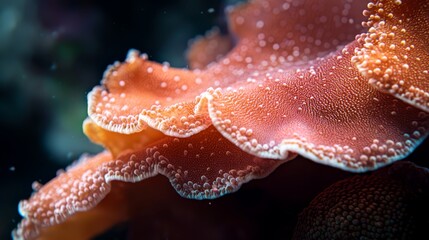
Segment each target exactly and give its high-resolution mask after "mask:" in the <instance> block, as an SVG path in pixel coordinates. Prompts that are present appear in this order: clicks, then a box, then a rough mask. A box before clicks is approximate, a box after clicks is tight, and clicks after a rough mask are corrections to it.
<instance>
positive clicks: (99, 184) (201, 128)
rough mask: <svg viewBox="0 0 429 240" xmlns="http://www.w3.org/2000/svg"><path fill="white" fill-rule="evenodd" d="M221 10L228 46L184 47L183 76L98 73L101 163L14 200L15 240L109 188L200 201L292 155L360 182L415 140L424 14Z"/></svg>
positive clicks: (363, 8) (312, 5) (422, 122)
mask: <svg viewBox="0 0 429 240" xmlns="http://www.w3.org/2000/svg"><path fill="white" fill-rule="evenodd" d="M417 5H418V6H419V8H418V11H412V9H414V7H415V6H417ZM227 12H228V20H229V22H228V23H229V28H230V31H231V32H230V36H222V35H220V34H219V33H218V32H216V31H214V32H210V33H208V34H207V35H206V36H205V37H204V38H200V39H198V40H196V41H195V42H194V44H193V45H192V46H191V47H190V49H189V51H188V59H189V61H190V67H191V69H177V68H173V67H170V66H169V64H167V63H164V64H158V63H154V62H151V61H149V60H148V59H147V56H146V55H145V54H140V53H139V52H138V51H136V50H130V52H129V53H128V56H127V57H126V60H125V61H124V62H122V63H120V62H116V63H114V64H113V65H111V66H109V67H108V69H107V70H106V72H105V74H104V77H103V80H102V82H101V85H100V86H96V87H94V89H93V90H92V91H91V92H90V93H89V94H88V119H87V120H85V122H84V126H83V128H84V132H85V134H87V136H88V137H89V138H90V139H91V140H92V141H93V142H95V143H97V144H100V145H103V146H104V147H105V148H106V152H103V153H100V154H99V155H96V156H93V157H85V158H83V159H85V160H81V161H80V162H79V163H77V164H76V165H75V166H73V167H71V168H69V169H67V170H66V171H65V172H64V173H62V174H60V175H58V176H57V177H56V178H55V179H54V180H52V181H51V182H49V183H48V184H46V185H45V186H43V187H41V188H40V189H39V190H37V191H35V193H34V194H33V195H32V197H31V198H30V199H29V200H25V201H22V203H21V204H20V212H21V214H22V215H23V216H24V217H25V219H24V220H23V221H22V223H21V224H20V225H19V226H18V229H17V230H16V231H15V232H14V236H15V238H25V239H32V238H35V237H37V236H39V235H41V236H47V235H49V231H50V230H51V229H55V227H56V226H59V224H67V223H69V222H70V221H72V222H74V221H75V220H71V219H73V218H74V217H76V218H77V219H79V218H80V217H77V216H85V213H86V214H89V215H91V211H90V210H92V209H97V207H98V206H100V204H102V202H103V200H104V199H109V198H115V196H116V194H117V193H116V194H115V191H114V190H115V189H113V188H112V181H118V182H138V181H142V180H144V179H146V178H149V177H152V176H155V175H157V174H162V175H164V176H166V177H167V178H168V179H169V181H170V183H171V184H172V186H173V187H174V189H175V190H176V191H177V192H178V193H179V194H180V195H181V196H183V197H186V198H193V199H212V198H217V197H220V196H222V195H224V194H227V193H231V192H234V191H237V190H238V189H239V188H240V186H241V185H242V184H243V183H246V182H248V181H250V180H251V179H255V178H261V177H265V176H267V175H268V174H269V173H271V172H272V171H274V169H275V168H276V167H277V166H279V165H280V164H282V163H283V162H286V161H288V160H291V159H293V158H294V157H296V156H297V155H298V154H299V155H302V156H303V157H306V158H309V159H311V160H313V161H315V162H317V163H321V164H326V165H330V166H334V167H337V168H340V169H344V170H347V171H352V172H365V171H368V170H375V169H377V168H380V167H383V166H386V165H388V164H390V163H393V162H395V161H397V160H400V159H403V158H405V157H406V156H408V155H409V154H410V153H411V152H412V151H413V150H414V149H415V148H416V147H417V146H418V145H419V144H420V143H421V142H422V141H423V140H424V139H425V138H426V137H427V135H428V129H429V116H428V112H427V111H428V108H427V103H426V101H427V99H426V98H427V96H426V95H427V92H428V89H427V88H428V86H429V85H428V81H427V77H426V74H427V69H428V68H429V62H428V61H425V60H426V59H427V58H428V52H427V45H426V44H425V41H426V39H427V37H426V35H427V32H429V26H428V21H427V16H428V15H429V9H428V4H427V3H424V4H423V5H421V6H420V5H419V1H417V0H413V1H403V2H401V1H398V0H396V1H393V0H392V1H387V0H386V1H382V0H380V1H371V2H369V3H368V2H367V1H364V0H355V1H352V0H331V1H320V0H293V1H292V0H253V1H250V2H249V3H246V4H241V5H237V6H234V7H229V8H228V9H227ZM362 12H363V14H362ZM416 18H417V20H416ZM362 22H364V24H363V26H362V24H361V23H362ZM387 45H389V46H387ZM203 51H204V52H205V53H206V54H204V53H202V52H203ZM404 51H405V52H404ZM380 74H382V75H380ZM389 93H390V94H389ZM377 181H378V180H377ZM279 184H280V183H279ZM392 191H394V188H392ZM102 209H103V208H102ZM101 212H102V213H105V212H106V211H101ZM82 214H83V215H82ZM101 215H103V214H100V216H101ZM114 215H115V216H116V215H117V213H114ZM91 216H92V217H94V215H91ZM97 216H99V215H97V214H96V215H95V217H94V218H96V217H97ZM80 219H93V218H91V217H90V218H86V217H82V218H80ZM122 219H123V216H120V214H119V215H118V216H117V217H114V218H106V221H101V222H103V223H104V224H100V225H99V226H103V228H107V227H108V226H111V225H112V224H114V223H115V222H118V221H120V220H122ZM107 220H108V221H107ZM101 230H102V229H98V230H97V231H101ZM82 234H83V236H91V235H93V234H95V233H94V231H92V232H91V231H90V232H87V233H86V235H85V233H84V232H82Z"/></svg>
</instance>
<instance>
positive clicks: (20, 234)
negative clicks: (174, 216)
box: [12, 149, 283, 239]
mask: <svg viewBox="0 0 429 240" xmlns="http://www.w3.org/2000/svg"><path fill="white" fill-rule="evenodd" d="M147 150H148V151H150V149H147ZM154 155H156V153H155V154H154ZM161 156H162V155H161ZM88 157H90V156H88V155H86V154H85V155H83V156H82V158H88ZM83 160H85V159H83ZM116 160H118V158H116V159H112V160H111V161H110V162H115V161H116ZM77 162H78V163H77V164H73V166H72V168H74V167H76V165H78V164H80V163H82V162H84V161H82V159H80V160H78V161H77ZM110 162H109V163H110ZM282 163H283V162H281V161H279V162H278V164H276V165H274V166H273V167H272V168H270V171H265V172H262V174H261V172H255V171H253V169H252V170H249V171H248V172H247V173H246V174H245V175H244V176H243V177H240V180H239V181H237V182H235V184H232V183H231V182H230V181H229V180H227V181H224V182H222V184H223V185H221V186H217V187H216V188H214V187H211V188H210V189H206V190H205V191H189V189H187V190H182V189H180V188H178V187H177V186H181V185H179V184H175V177H174V174H170V173H169V172H168V170H167V168H166V167H161V166H160V165H161V163H160V161H157V162H156V163H154V164H153V166H150V167H149V168H148V171H146V172H142V173H141V174H138V175H135V176H130V177H126V176H125V174H123V175H114V174H113V175H112V174H110V173H105V174H104V176H103V177H104V182H105V186H104V187H105V189H104V191H100V193H98V197H97V198H93V200H91V201H89V200H88V204H87V205H86V206H85V207H80V208H79V207H77V206H73V207H72V208H68V209H67V211H66V212H61V213H56V214H55V215H54V216H53V217H51V219H50V221H49V222H48V223H46V222H37V221H35V220H32V219H31V218H29V214H28V212H27V211H26V210H25V204H26V203H25V202H26V201H27V200H25V201H21V202H20V204H19V207H18V208H19V213H20V214H21V215H22V216H23V217H24V219H23V220H22V221H21V222H20V223H19V224H18V226H17V228H16V229H14V230H13V231H12V237H13V239H27V238H30V239H35V238H37V237H39V235H40V232H41V230H42V228H47V227H50V226H54V225H57V224H61V223H63V222H65V221H66V220H67V219H68V218H69V217H71V216H72V215H74V214H76V213H79V212H84V211H88V210H91V209H93V208H94V207H96V206H97V205H98V204H99V203H100V202H101V201H102V200H103V199H104V198H105V197H106V196H107V195H108V194H109V193H110V191H111V182H112V181H122V182H127V183H136V182H140V181H143V180H145V179H148V178H150V177H154V176H156V175H158V174H161V175H163V176H165V177H167V178H168V179H169V181H170V183H171V185H172V187H173V188H174V189H175V190H176V192H177V193H178V194H179V195H180V196H182V197H184V198H188V199H196V200H206V199H215V198H219V197H222V196H224V195H226V194H229V193H233V192H236V191H238V190H239V189H240V188H241V186H242V185H243V184H245V183H247V182H249V181H251V180H253V179H260V178H264V177H266V176H267V175H269V174H270V173H271V172H272V171H274V170H275V169H276V168H277V167H278V166H279V165H280V164H282ZM107 164H108V163H104V164H102V166H99V167H97V168H96V169H95V171H94V174H97V173H100V172H103V168H104V167H106V166H107ZM125 165H126V164H124V166H125ZM36 194H37V193H36ZM30 201H31V200H30ZM26 225H30V226H31V227H32V228H33V229H32V231H30V232H28V231H25V229H24V228H25V226H26Z"/></svg>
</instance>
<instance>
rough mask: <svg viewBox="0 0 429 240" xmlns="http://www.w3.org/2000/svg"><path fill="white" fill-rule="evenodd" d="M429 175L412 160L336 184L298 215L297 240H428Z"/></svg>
mask: <svg viewBox="0 0 429 240" xmlns="http://www.w3.org/2000/svg"><path fill="white" fill-rule="evenodd" d="M428 200H429V171H428V170H427V169H424V168H420V167H417V166H416V165H414V164H413V163H410V162H398V163H396V164H394V165H392V166H391V167H388V168H386V169H382V170H380V171H377V172H374V173H371V174H368V175H357V176H354V177H351V178H348V179H345V180H342V181H340V182H337V183H335V184H333V185H331V186H330V187H328V188H327V189H325V190H324V191H323V192H322V193H321V194H319V195H318V196H317V197H316V198H315V199H314V200H313V201H312V202H311V203H310V205H309V206H308V207H307V208H306V209H305V210H304V211H303V212H302V213H301V214H300V216H299V220H298V223H297V226H296V229H295V233H294V237H293V239H300V240H301V239H318V240H320V239H428V235H427V234H426V237H425V235H424V231H425V227H428V226H429V206H428V205H427V202H428Z"/></svg>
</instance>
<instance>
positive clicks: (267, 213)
mask: <svg viewBox="0 0 429 240" xmlns="http://www.w3.org/2000/svg"><path fill="white" fill-rule="evenodd" d="M233 2H234V1H228V2H225V1H222V0H217V1H215V0H212V1H207V0H156V1H126V2H125V1H102V0H99V1H94V0H85V1H84V0H81V1H78V0H76V1H72V0H64V1H55V0H5V1H0V53H1V54H0V135H1V145H0V146H1V152H2V157H1V158H2V159H1V160H0V239H10V232H11V231H12V229H13V228H14V227H15V226H16V224H17V223H18V222H19V221H20V219H21V217H20V216H19V214H18V211H17V206H18V202H19V201H20V200H21V199H26V198H28V197H29V196H30V194H31V192H32V188H31V185H32V183H33V182H34V181H38V182H41V183H46V182H47V181H49V180H50V179H52V178H53V177H55V174H56V171H57V170H58V169H61V168H64V167H65V166H67V165H68V164H70V163H71V162H72V161H73V160H74V159H76V158H78V156H79V155H80V154H82V153H84V152H89V153H96V152H98V151H100V148H99V147H97V146H95V145H93V144H92V143H90V142H89V141H88V140H87V138H86V137H85V136H84V135H83V133H82V129H81V124H82V121H83V120H84V119H85V117H86V94H87V93H88V92H89V91H90V90H91V89H92V87H93V86H95V85H98V84H99V81H100V80H101V77H102V74H103V71H104V70H105V69H106V67H107V65H109V64H112V63H113V62H114V61H117V60H119V61H122V60H123V59H124V58H125V56H126V54H127V51H128V50H129V49H130V48H135V49H138V50H140V51H141V52H145V53H147V54H148V55H149V58H150V59H151V60H154V61H157V62H163V61H168V62H170V64H171V66H173V67H186V61H185V50H186V48H187V46H188V41H189V40H190V39H192V38H194V37H196V36H197V35H203V34H204V33H205V32H206V31H207V30H210V29H211V28H212V27H213V26H220V27H221V28H223V29H224V27H225V22H224V20H223V19H224V18H223V17H224V16H223V9H224V7H225V5H227V4H230V3H233ZM426 145H427V144H426ZM426 147H427V146H422V147H420V148H419V150H418V151H417V152H416V153H415V154H414V155H413V158H412V159H413V160H414V161H416V162H419V163H421V164H426V166H427V163H424V162H425V159H423V158H422V156H427V154H426V153H424V151H425V150H424V148H426ZM350 175H352V174H351V173H346V172H343V171H340V170H338V169H334V168H330V167H326V166H322V165H319V164H315V163H313V162H310V161H308V160H304V159H299V161H298V160H297V161H292V162H290V163H287V164H285V165H283V166H282V167H281V168H280V169H278V170H277V171H276V172H275V173H274V174H272V176H270V177H268V178H266V179H263V180H258V181H253V182H251V183H249V184H246V185H245V186H244V187H243V189H241V190H240V191H239V192H238V193H235V194H232V195H231V196H225V197H223V198H221V199H219V200H216V201H210V202H207V204H213V205H216V204H218V206H220V209H222V208H221V207H222V206H224V205H228V204H229V207H227V208H226V209H231V208H232V209H234V208H235V207H236V206H234V205H233V204H236V203H237V202H239V203H240V202H243V203H242V204H240V206H237V207H240V208H241V209H242V210H241V211H243V212H246V211H247V212H249V213H252V214H249V216H246V218H248V219H249V221H254V223H252V224H249V226H250V229H251V228H258V227H260V230H258V231H256V230H254V229H253V230H254V231H255V232H257V233H259V234H260V235H255V236H254V238H258V236H265V237H270V238H271V239H275V238H283V239H288V238H289V237H290V235H291V234H292V232H293V227H294V224H295V222H296V217H297V214H298V213H299V212H300V211H301V210H302V209H303V208H304V207H305V206H306V205H307V204H308V203H309V201H311V199H312V198H313V197H314V196H315V195H316V194H317V193H318V192H320V191H321V190H322V189H323V188H325V187H326V186H328V185H329V184H331V183H333V182H335V181H337V180H339V179H343V178H345V177H347V176H350ZM264 185H265V186H267V185H268V186H269V187H268V189H269V190H267V191H266V192H264V191H261V190H258V189H261V186H264ZM165 187H170V186H168V183H167V184H166V186H165ZM255 189H256V190H255ZM273 189H276V191H279V192H281V193H282V194H279V195H282V197H284V198H283V199H281V198H277V197H278V196H277V195H276V194H272V191H273ZM270 191H271V192H270ZM269 193H270V194H271V195H269V196H268V194H269ZM285 196H286V197H285ZM228 201H230V202H228ZM261 206H262V207H261ZM246 208H248V209H246ZM253 213H254V214H253ZM225 218H228V213H225ZM276 218H280V221H278V220H275V219H276ZM220 224H221V223H220ZM229 227H231V228H233V226H229ZM125 228H126V227H125ZM124 231H125V230H124V228H122V229H120V230H118V231H115V230H114V231H113V232H108V233H106V234H104V235H103V236H101V237H99V239H123V234H124V233H123V232H124ZM154 235H156V233H155V234H154ZM243 236H248V235H246V234H244V235H243ZM188 237H189V239H193V238H195V239H198V236H188ZM154 238H155V239H166V238H165V237H162V234H161V233H160V234H159V235H158V236H157V237H154Z"/></svg>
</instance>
